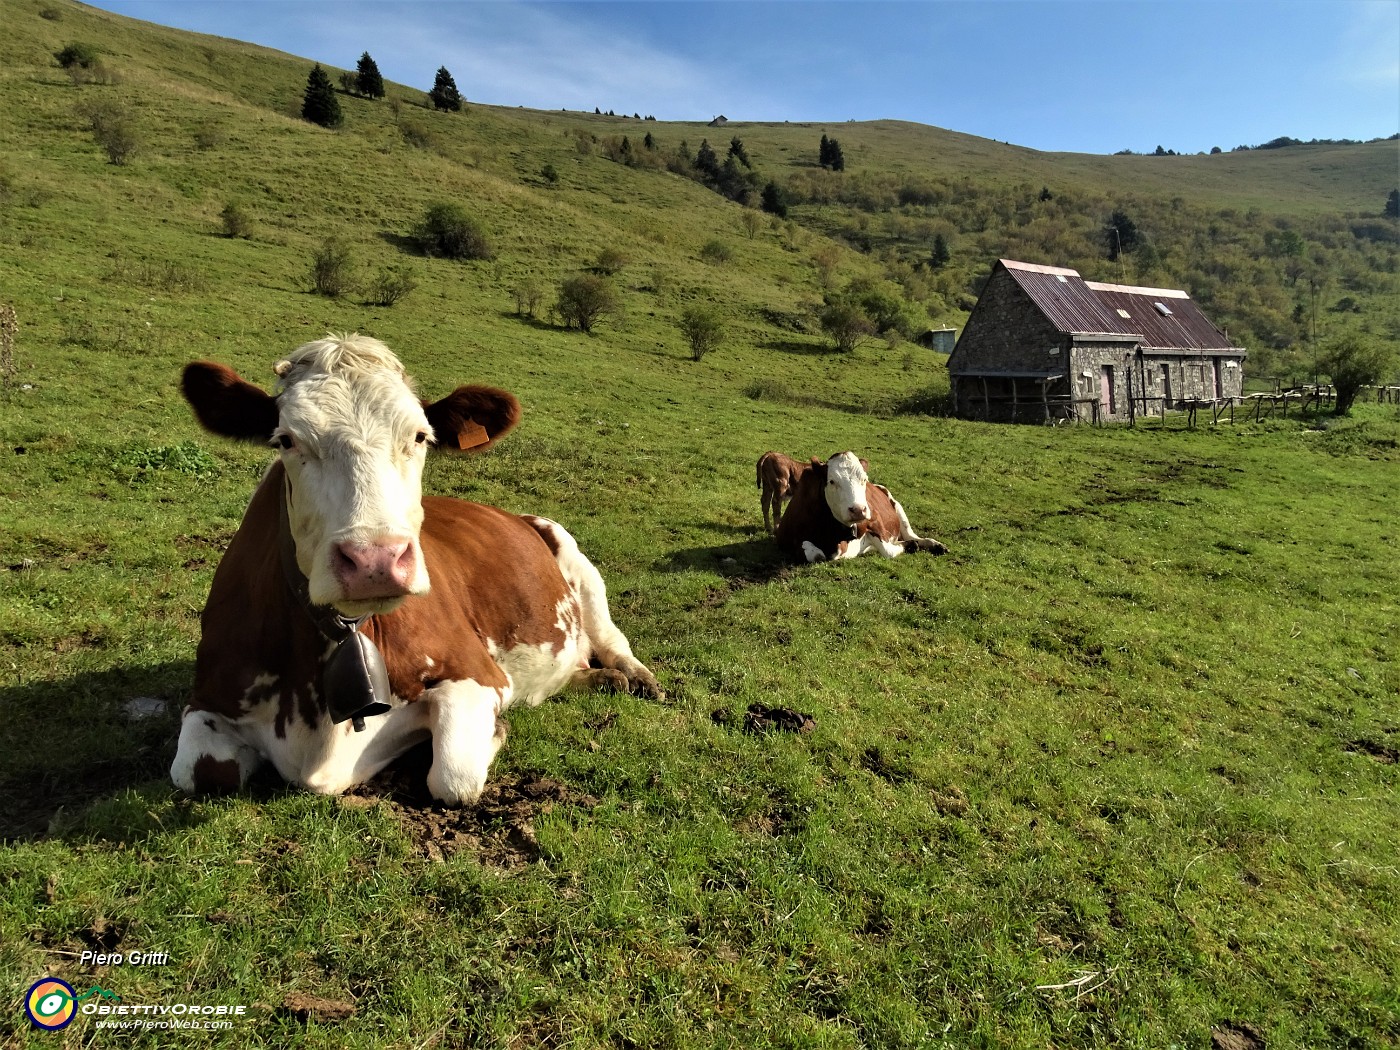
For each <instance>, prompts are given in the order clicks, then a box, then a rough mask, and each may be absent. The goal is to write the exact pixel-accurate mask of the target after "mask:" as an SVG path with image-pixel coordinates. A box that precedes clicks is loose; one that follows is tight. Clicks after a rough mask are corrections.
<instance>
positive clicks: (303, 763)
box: [170, 336, 662, 805]
mask: <svg viewBox="0 0 1400 1050" xmlns="http://www.w3.org/2000/svg"><path fill="white" fill-rule="evenodd" d="M277 375H278V376H279V377H280V387H281V389H280V392H279V393H278V395H277V396H276V397H274V396H272V395H270V394H268V393H265V392H264V391H263V390H261V389H259V388H258V387H256V386H254V385H252V384H250V383H247V382H245V381H244V380H242V379H240V378H239V377H238V375H237V374H236V373H234V372H233V371H232V370H231V369H229V368H227V367H225V366H223V365H218V364H212V363H209V362H198V363H195V364H191V365H189V366H188V367H187V368H186V369H185V375H184V393H185V397H186V399H187V400H188V401H189V403H190V405H191V406H192V407H193V408H194V411H195V414H196V415H197V416H198V417H199V420H200V422H201V423H203V424H204V426H205V427H207V428H208V429H209V430H211V431H213V432H214V433H216V434H221V435H223V436H225V437H231V438H237V439H243V440H249V441H258V442H265V443H270V444H271V446H272V447H273V449H274V450H275V451H276V452H277V457H278V458H277V459H276V460H275V461H274V462H273V463H272V465H271V466H270V467H269V468H268V471H267V473H266V474H265V475H264V477H263V480H262V483H261V484H260V485H259V486H258V488H257V491H256V492H255V493H254V494H253V499H252V502H251V503H250V504H249V506H248V509H247V511H246V512H245V514H244V516H243V522H242V524H241V525H240V526H239V528H238V531H237V533H236V534H235V535H234V537H233V540H232V542H231V543H230V545H229V549H228V552H227V553H226V554H225V555H224V558H223V560H222V561H221V562H220V564H219V567H218V570H217V571H216V572H215V574H214V581H213V585H212V588H211V591H210V594H209V601H208V604H207V605H206V606H205V609H204V615H203V620H202V626H203V633H202V637H201V639H200V643H199V650H198V655H197V658H196V663H195V683H194V695H193V697H192V699H191V701H190V704H189V706H188V707H187V708H186V709H185V713H184V719H183V722H182V725H181V730H180V742H179V745H178V749H177V751H176V755H175V761H174V764H173V765H172V767H171V771H170V772H171V777H172V778H173V779H174V781H175V783H176V785H178V786H179V787H180V788H182V789H184V790H186V791H189V792H197V793H204V792H209V791H220V790H224V791H230V790H236V789H237V788H239V787H241V786H242V785H243V784H244V783H246V782H247V779H248V776H249V774H250V773H252V771H253V770H254V768H255V767H257V766H258V765H259V764H260V763H261V762H263V761H264V760H267V761H270V762H271V763H272V764H273V765H274V766H275V767H276V769H277V771H278V773H280V774H281V775H282V777H283V778H285V779H286V780H288V781H290V782H293V783H296V784H300V785H302V786H304V787H306V788H308V789H310V790H312V791H315V792H320V793H325V794H334V793H338V792H342V791H345V790H346V789H348V788H351V787H353V786H355V785H356V784H359V783H362V782H363V781H364V780H366V779H368V778H369V777H371V776H373V775H374V774H375V773H376V772H378V771H379V770H380V769H382V768H383V767H384V766H385V765H387V764H388V763H389V762H391V761H392V760H393V759H394V758H396V757H397V756H399V755H400V754H402V753H403V752H404V751H406V750H408V749H409V748H410V747H411V746H413V745H414V744H416V743H418V742H419V741H422V740H427V739H429V738H431V740H432V748H433V763H432V768H431V770H430V771H429V773H428V789H429V790H430V791H431V792H432V794H433V796H434V797H435V798H437V799H440V800H441V801H443V802H446V803H448V804H449V805H455V804H459V803H465V802H472V801H475V800H476V798H477V797H478V796H479V795H480V793H481V789H482V786H483V785H484V783H485V780H486V774H487V769H488V768H489V766H490V765H491V761H492V759H493V758H494V757H495V755H496V752H497V751H498V750H499V748H500V746H501V744H502V742H503V741H504V724H503V723H501V722H500V721H498V718H497V716H498V715H499V714H500V712H501V711H503V710H504V709H505V708H507V707H509V706H510V705H511V704H515V703H519V702H521V701H524V702H525V703H527V704H538V703H539V702H540V701H542V700H543V699H544V698H545V697H547V696H549V695H550V694H552V693H554V692H556V691H558V690H559V689H562V688H563V687H564V686H566V685H568V684H570V683H579V682H582V683H587V684H592V685H600V686H607V687H611V688H614V689H619V690H625V689H631V690H634V691H636V692H639V693H643V694H646V695H648V696H656V697H659V696H661V695H662V693H661V690H660V688H659V687H658V686H657V683H656V679H655V678H654V677H653V676H652V673H651V672H650V671H649V670H647V668H646V667H644V666H643V665H642V664H641V663H640V662H638V661H637V659H636V658H635V657H633V655H632V650H631V647H630V646H629V645H628V642H627V639H626V638H625V637H624V636H623V634H622V632H621V631H619V630H618V629H617V627H616V626H614V624H613V622H612V619H611V617H610V616H609V614H608V604H607V594H606V591H605V589H604V586H603V580H602V577H601V576H600V575H599V574H598V570H597V569H596V568H594V566H593V565H592V563H590V562H589V560H588V559H587V558H585V557H584V556H583V554H582V553H580V551H579V549H578V545H577V544H576V543H575V542H574V540H573V537H572V536H570V535H569V534H568V533H567V532H565V531H564V529H563V528H561V527H560V526H559V525H557V524H555V523H554V522H552V521H549V520H547V519H545V518H536V517H529V516H524V517H521V516H517V515H515V514H508V513H506V512H505V511H502V510H498V509H496V508H495V507H487V506H482V505H480V504H476V503H467V502H465V501H463V500H456V499H445V498H441V497H432V496H428V497H424V496H423V495H422V474H423V461H424V458H425V457H426V456H427V454H428V452H429V451H430V450H432V449H434V448H449V449H472V450H478V451H479V450H483V449H486V448H488V447H489V446H490V445H491V444H492V443H494V442H495V441H496V440H497V439H499V438H500V437H501V436H502V435H504V434H505V433H507V432H508V431H509V430H510V429H511V428H512V427H514V426H515V424H516V421H517V419H518V418H519V415H520V406H519V404H518V403H517V402H516V400H515V398H514V397H512V396H511V395H510V394H508V393H506V392H505V391H503V390H495V389H492V388H489V387H476V386H464V387H458V388H457V390H456V391H454V392H453V393H452V394H449V395H448V396H447V397H445V398H443V399H442V400H441V401H436V402H433V403H431V404H429V403H427V402H422V401H419V399H418V397H417V396H416V395H415V394H414V392H413V389H412V387H411V386H410V385H409V381H408V379H407V377H406V376H405V374H404V369H403V366H402V365H401V364H400V363H399V361H398V359H397V358H396V357H394V355H393V354H391V353H390V352H389V350H388V348H387V347H385V346H384V345H383V344H382V343H380V342H378V341H376V340H373V339H366V338H362V337H360V336H347V337H331V338H327V339H323V340H320V341H318V342H314V343H308V344H306V345H305V346H303V347H301V348H300V349H298V350H297V351H296V352H295V353H293V354H292V355H291V356H290V357H289V358H288V359H287V360H285V361H283V362H281V363H280V364H278V366H277Z"/></svg>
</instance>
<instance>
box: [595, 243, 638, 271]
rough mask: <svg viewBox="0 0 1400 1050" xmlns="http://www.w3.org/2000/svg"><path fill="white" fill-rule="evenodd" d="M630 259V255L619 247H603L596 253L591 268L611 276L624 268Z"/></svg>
mask: <svg viewBox="0 0 1400 1050" xmlns="http://www.w3.org/2000/svg"><path fill="white" fill-rule="evenodd" d="M631 261H632V258H631V256H629V255H628V254H627V253H626V252H624V251H623V250H622V249H621V248H604V249H603V250H602V251H600V252H599V253H598V258H597V259H596V260H595V261H594V263H593V269H594V270H596V271H597V272H598V273H601V274H602V275H603V276H605V277H612V276H614V275H616V274H619V273H621V272H622V271H623V270H624V269H626V268H627V264H628V263H629V262H631Z"/></svg>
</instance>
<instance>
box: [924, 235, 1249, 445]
mask: <svg viewBox="0 0 1400 1050" xmlns="http://www.w3.org/2000/svg"><path fill="white" fill-rule="evenodd" d="M1244 358H1245V351H1244V349H1243V348H1241V347H1237V346H1231V345H1230V340H1229V337H1228V336H1227V335H1226V334H1225V333H1224V332H1223V331H1221V330H1220V329H1219V328H1217V327H1216V326H1215V325H1214V324H1212V323H1211V322H1210V321H1209V320H1208V319H1207V318H1206V316H1205V314H1203V313H1201V310H1200V308H1199V307H1198V306H1197V305H1196V304H1195V303H1194V302H1193V301H1192V300H1191V297H1190V296H1189V295H1187V294H1186V293H1185V292H1183V291H1179V290H1177V289H1172V288H1139V287H1134V286H1130V285H1120V284H1101V283H1099V282H1096V281H1086V280H1084V278H1082V277H1080V276H1079V273H1078V272H1077V271H1075V270H1070V269H1067V268H1064V267H1059V266H1039V265H1036V264H1034V263H1023V262H1016V261H1014V260H1012V259H999V260H997V264H996V265H995V266H994V267H992V273H991V276H990V277H989V278H988V279H987V284H986V287H985V288H984V289H983V290H982V295H981V298H979V299H978V300H977V305H976V306H975V307H973V309H972V314H971V316H969V317H968V320H967V326H966V327H965V328H964V329H963V332H962V336H961V337H960V338H959V339H958V342H957V345H956V346H955V347H954V348H953V353H952V356H951V357H949V358H948V373H949V378H950V382H951V386H952V397H953V411H954V413H955V414H956V415H959V416H962V417H964V418H967V419H985V420H992V421H997V422H1026V423H1029V422H1037V423H1039V422H1047V421H1050V420H1055V419H1074V418H1079V419H1084V420H1095V421H1097V420H1111V419H1131V418H1133V417H1134V416H1136V415H1146V414H1149V413H1150V414H1156V413H1157V412H1159V411H1161V410H1162V409H1163V408H1164V407H1165V408H1178V407H1180V406H1181V404H1182V402H1185V401H1219V400H1224V399H1226V398H1232V397H1239V396H1240V395H1241V393H1242V392H1243V383H1244Z"/></svg>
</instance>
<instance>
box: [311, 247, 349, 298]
mask: <svg viewBox="0 0 1400 1050" xmlns="http://www.w3.org/2000/svg"><path fill="white" fill-rule="evenodd" d="M354 268H355V259H354V256H353V254H352V253H351V251H350V246H349V245H348V244H346V243H345V242H344V241H342V240H341V239H340V238H339V237H327V238H326V239H325V240H324V241H323V242H321V247H319V248H317V249H316V252H315V254H313V255H312V256H311V289H312V291H314V292H316V293H317V294H319V295H328V296H330V297H331V298H333V299H334V298H337V297H339V296H341V295H344V294H345V293H346V292H348V291H349V290H350V287H351V284H352V283H353V281H352V275H353V272H354Z"/></svg>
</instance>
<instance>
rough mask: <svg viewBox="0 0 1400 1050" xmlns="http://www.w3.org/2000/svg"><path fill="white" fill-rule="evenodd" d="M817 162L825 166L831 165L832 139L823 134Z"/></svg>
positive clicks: (818, 148)
mask: <svg viewBox="0 0 1400 1050" xmlns="http://www.w3.org/2000/svg"><path fill="white" fill-rule="evenodd" d="M817 163H818V164H820V165H821V166H822V167H823V168H829V167H831V140H830V139H828V138H827V137H826V136H825V135H822V142H821V145H820V146H818V147H817Z"/></svg>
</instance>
